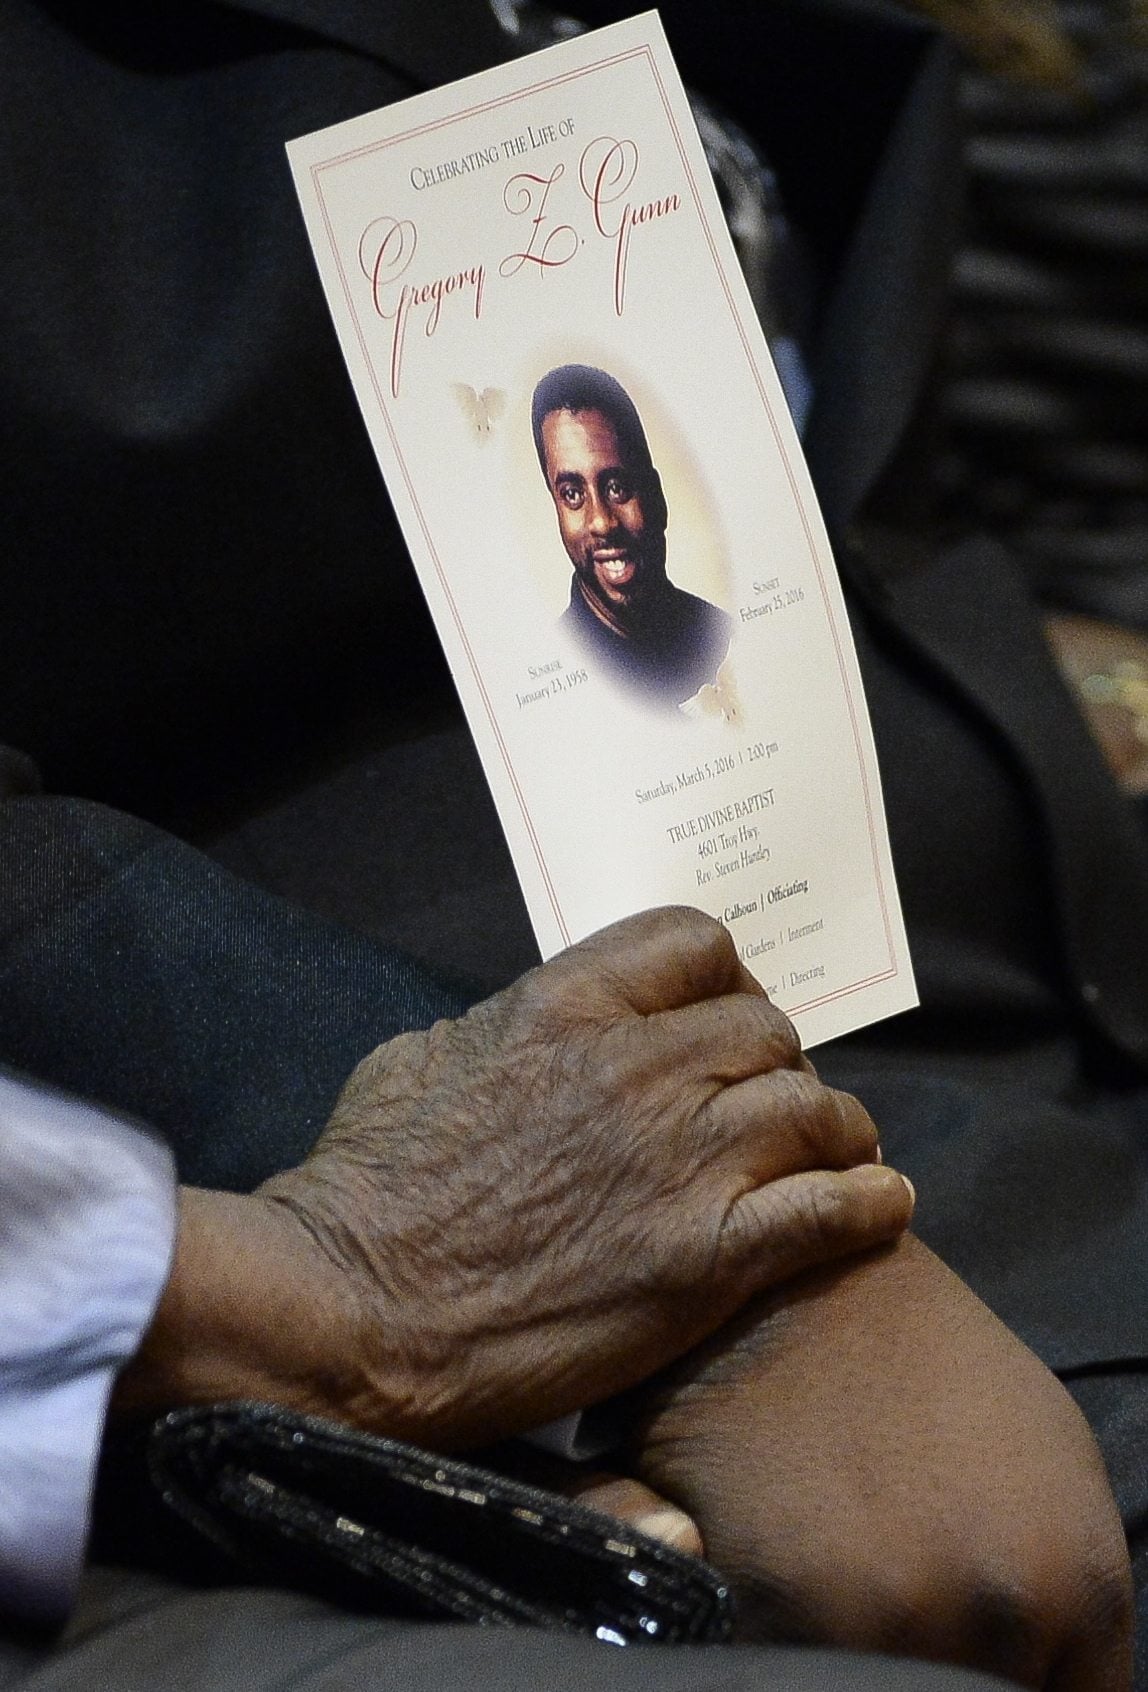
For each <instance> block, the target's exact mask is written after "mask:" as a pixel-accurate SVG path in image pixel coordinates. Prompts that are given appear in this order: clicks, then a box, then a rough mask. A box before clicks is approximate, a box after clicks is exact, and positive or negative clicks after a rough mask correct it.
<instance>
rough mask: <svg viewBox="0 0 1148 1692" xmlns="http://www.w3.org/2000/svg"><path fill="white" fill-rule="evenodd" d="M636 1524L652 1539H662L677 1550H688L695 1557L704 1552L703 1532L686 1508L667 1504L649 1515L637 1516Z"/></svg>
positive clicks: (639, 1529)
mask: <svg viewBox="0 0 1148 1692" xmlns="http://www.w3.org/2000/svg"><path fill="white" fill-rule="evenodd" d="M634 1526H635V1527H636V1528H637V1530H638V1532H639V1533H648V1534H649V1536H650V1538H651V1539H660V1540H661V1542H662V1544H663V1545H669V1546H672V1547H673V1549H674V1550H675V1551H687V1552H689V1553H690V1555H691V1556H694V1557H700V1556H701V1554H702V1538H701V1534H700V1533H699V1532H698V1530H697V1528H696V1527H695V1526H694V1524H693V1522H692V1521H691V1520H690V1518H689V1517H688V1516H687V1515H686V1513H685V1511H684V1510H673V1509H670V1507H669V1506H668V1505H666V1506H664V1507H663V1508H662V1509H660V1510H651V1511H650V1512H649V1514H648V1515H645V1516H636V1517H635V1518H634Z"/></svg>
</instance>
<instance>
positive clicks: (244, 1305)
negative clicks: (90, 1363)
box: [111, 1187, 354, 1416]
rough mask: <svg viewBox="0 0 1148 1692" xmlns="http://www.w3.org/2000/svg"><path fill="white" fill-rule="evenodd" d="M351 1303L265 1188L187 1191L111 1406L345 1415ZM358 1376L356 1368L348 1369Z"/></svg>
mask: <svg viewBox="0 0 1148 1692" xmlns="http://www.w3.org/2000/svg"><path fill="white" fill-rule="evenodd" d="M344 1305H345V1301H344V1299H343V1298H342V1296H341V1292H340V1288H339V1286H338V1284H337V1277H336V1276H335V1275H334V1274H333V1271H332V1267H331V1265H330V1263H329V1261H328V1260H327V1259H326V1258H325V1257H324V1256H323V1254H322V1253H321V1252H320V1251H318V1249H317V1248H316V1247H315V1246H314V1244H313V1242H312V1241H311V1239H310V1236H309V1235H308V1233H307V1230H306V1228H305V1227H304V1226H303V1225H302V1224H301V1223H300V1222H299V1221H298V1220H297V1218H296V1217H295V1216H294V1215H292V1213H291V1212H290V1211H289V1210H288V1209H286V1208H284V1207H283V1206H280V1205H276V1204H273V1203H270V1202H269V1201H267V1200H266V1199H264V1198H262V1197H261V1196H260V1195H259V1194H252V1195H242V1194H236V1193H220V1192H208V1191H205V1190H202V1189H199V1188H194V1187H184V1188H181V1189H180V1193H179V1216H178V1222H177V1231H176V1243H175V1253H174V1256H173V1261H172V1267H171V1271H170V1274H169V1276H168V1280H167V1284H166V1286H165V1288H164V1291H163V1293H162V1295H161V1297H160V1301H159V1304H158V1306H157V1308H156V1313H155V1316H154V1318H153V1320H152V1322H151V1325H150V1327H149V1328H148V1330H147V1332H146V1334H145V1336H144V1340H143V1343H142V1345H141V1346H140V1349H139V1351H138V1352H137V1353H136V1355H135V1357H134V1358H133V1359H132V1360H131V1361H130V1362H129V1363H128V1364H127V1366H126V1367H125V1368H124V1369H123V1371H122V1372H121V1374H120V1376H119V1378H118V1380H117V1382H116V1386H115V1389H114V1391H113V1394H112V1401H111V1413H112V1415H113V1416H126V1415H135V1414H143V1413H146V1412H154V1411H159V1410H161V1409H164V1408H167V1407H169V1406H171V1405H183V1404H211V1403H216V1402H221V1401H225V1400H234V1399H239V1398H251V1399H258V1400H262V1401H266V1402H270V1403H277V1404H283V1405H287V1406H289V1407H290V1408H293V1409H297V1410H302V1411H306V1412H310V1413H312V1414H316V1415H321V1414H327V1415H331V1414H338V1410H339V1406H340V1403H341V1402H342V1401H343V1400H345V1398H346V1397H348V1396H349V1395H350V1393H351V1390H352V1388H351V1384H350V1382H349V1381H344V1380H343V1379H342V1373H343V1371H342V1366H341V1363H340V1359H341V1358H346V1357H349V1356H353V1355H354V1348H353V1344H352V1343H351V1340H350V1337H349V1335H348V1337H347V1342H346V1343H345V1344H344V1343H343V1339H344V1333H343V1330H344V1329H345V1328H347V1329H349V1327H350V1322H349V1320H348V1313H347V1311H346V1309H345V1308H344ZM348 1373H349V1371H348Z"/></svg>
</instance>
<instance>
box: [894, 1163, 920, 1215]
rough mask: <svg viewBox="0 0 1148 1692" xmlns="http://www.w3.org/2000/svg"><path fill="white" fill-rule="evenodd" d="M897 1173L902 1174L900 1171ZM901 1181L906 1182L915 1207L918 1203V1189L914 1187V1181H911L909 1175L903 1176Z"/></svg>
mask: <svg viewBox="0 0 1148 1692" xmlns="http://www.w3.org/2000/svg"><path fill="white" fill-rule="evenodd" d="M897 1173H898V1174H900V1170H898V1172H897ZM901 1179H902V1181H904V1183H905V1185H906V1186H907V1187H908V1189H909V1197H910V1198H911V1199H912V1201H913V1204H914V1206H915V1205H916V1203H917V1189H916V1187H914V1185H913V1183H912V1181H910V1179H909V1177H908V1176H907V1175H901Z"/></svg>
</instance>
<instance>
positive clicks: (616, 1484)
mask: <svg viewBox="0 0 1148 1692" xmlns="http://www.w3.org/2000/svg"><path fill="white" fill-rule="evenodd" d="M559 1491H562V1492H565V1493H566V1495H567V1497H569V1498H576V1499H577V1500H578V1502H579V1504H585V1505H586V1506H587V1507H588V1508H589V1509H591V1510H600V1511H601V1513H602V1514H603V1515H604V1516H614V1517H615V1518H616V1519H617V1520H618V1521H620V1522H625V1523H626V1524H627V1526H629V1527H632V1528H634V1529H636V1531H637V1532H639V1533H646V1534H649V1535H650V1537H651V1538H652V1539H660V1540H661V1541H662V1543H663V1544H664V1545H669V1546H671V1547H672V1548H673V1550H675V1551H686V1552H688V1553H689V1554H690V1556H692V1557H700V1556H702V1554H703V1549H704V1548H703V1546H702V1536H701V1534H700V1533H699V1532H698V1528H697V1524H696V1522H694V1520H693V1519H692V1517H690V1516H687V1515H686V1513H685V1511H684V1510H679V1509H678V1506H677V1505H676V1504H671V1503H670V1502H669V1500H668V1499H665V1498H662V1497H661V1496H660V1495H659V1494H658V1493H656V1492H651V1491H650V1489H649V1487H648V1486H643V1485H642V1482H641V1481H636V1480H630V1479H628V1478H627V1477H626V1476H623V1475H612V1474H605V1473H602V1472H600V1471H599V1472H596V1473H593V1474H589V1475H582V1476H579V1477H578V1479H577V1480H576V1481H570V1482H568V1483H567V1484H566V1485H565V1486H562V1487H560V1488H559Z"/></svg>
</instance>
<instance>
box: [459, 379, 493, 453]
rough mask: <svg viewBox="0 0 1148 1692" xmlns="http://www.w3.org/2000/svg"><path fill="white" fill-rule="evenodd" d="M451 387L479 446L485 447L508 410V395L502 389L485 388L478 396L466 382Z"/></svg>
mask: <svg viewBox="0 0 1148 1692" xmlns="http://www.w3.org/2000/svg"><path fill="white" fill-rule="evenodd" d="M451 387H452V388H453V390H454V397H455V399H456V400H457V401H458V407H459V410H460V411H461V412H462V415H463V417H464V418H465V419H466V421H467V423H468V424H469V425H470V429H471V433H472V434H473V436H474V438H475V440H476V441H477V442H478V445H479V446H485V445H486V443H487V441H488V440H489V439H490V437H491V435H493V433H494V425H495V424H496V423H497V422H498V419H499V418H500V417H501V416H502V414H503V412H504V411H505V410H506V395H505V394H504V393H503V391H502V389H501V388H483V390H482V392H481V393H480V394H477V393H475V391H474V389H473V388H472V387H470V385H469V384H468V383H466V382H452V383H451Z"/></svg>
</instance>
